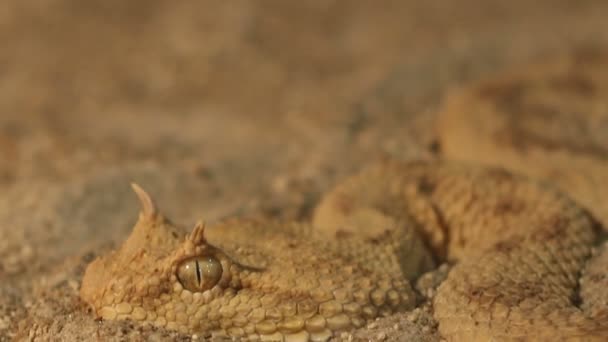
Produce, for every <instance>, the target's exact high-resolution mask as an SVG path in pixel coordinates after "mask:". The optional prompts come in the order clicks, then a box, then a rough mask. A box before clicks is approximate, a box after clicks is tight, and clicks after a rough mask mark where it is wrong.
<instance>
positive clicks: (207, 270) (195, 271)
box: [177, 255, 222, 292]
mask: <svg viewBox="0 0 608 342" xmlns="http://www.w3.org/2000/svg"><path fill="white" fill-rule="evenodd" d="M221 277H222V264H221V263H220V261H219V260H217V259H216V258H214V257H213V256H210V255H206V256H197V257H193V258H190V259H186V260H184V261H182V263H181V264H179V266H178V267H177V279H178V280H179V282H180V283H181V284H182V286H183V287H184V288H185V289H187V290H189V291H192V292H202V291H206V290H209V289H210V288H212V287H214V286H215V284H217V282H218V281H219V280H220V278H221Z"/></svg>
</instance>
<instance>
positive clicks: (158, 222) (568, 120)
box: [80, 52, 608, 342]
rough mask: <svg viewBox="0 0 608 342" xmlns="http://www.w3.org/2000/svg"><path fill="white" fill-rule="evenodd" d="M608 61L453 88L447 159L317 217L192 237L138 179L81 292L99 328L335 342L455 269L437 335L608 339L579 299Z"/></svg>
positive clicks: (387, 164)
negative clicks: (132, 217)
mask: <svg viewBox="0 0 608 342" xmlns="http://www.w3.org/2000/svg"><path fill="white" fill-rule="evenodd" d="M606 61H608V58H606V56H605V55H603V54H601V53H597V52H584V53H576V54H572V55H568V56H567V57H560V58H557V59H556V60H554V61H548V62H547V61H543V62H541V63H540V64H534V65H532V66H530V67H528V68H523V71H521V70H522V69H517V70H516V71H515V72H505V73H504V74H501V75H498V76H493V77H492V78H490V79H488V80H482V81H480V82H479V83H478V84H473V85H470V86H467V87H466V88H465V89H463V90H462V91H460V92H458V91H456V92H455V93H454V95H453V96H451V97H449V98H448V100H447V101H446V105H445V107H444V108H442V109H441V110H440V112H439V116H438V124H437V131H438V136H439V142H440V146H441V153H442V154H443V156H442V158H440V159H438V160H425V161H399V160H392V159H387V160H381V161H379V162H376V163H371V164H370V165H368V166H366V167H363V168H362V170H361V171H360V172H359V173H357V174H354V175H352V176H350V177H348V178H346V179H345V180H343V181H342V182H340V183H339V184H338V185H336V186H335V188H334V189H332V190H330V191H329V192H328V193H327V194H326V195H325V196H324V197H323V198H322V199H321V201H320V202H319V204H318V205H317V207H316V209H315V210H314V213H313V215H312V217H311V218H310V220H309V221H308V222H306V221H305V222H284V221H280V220H271V219H253V218H251V219H245V218H233V219H226V220H223V221H221V222H218V223H216V224H214V225H212V226H210V227H206V224H205V223H203V222H202V221H201V222H198V223H197V224H195V226H194V228H192V229H191V230H186V229H184V228H183V227H182V226H180V225H178V224H175V223H173V221H172V220H171V219H169V218H167V217H166V216H165V215H164V214H163V213H162V212H161V211H160V210H159V207H158V205H157V204H156V202H155V201H154V200H153V199H152V197H151V196H150V195H149V194H148V193H147V192H146V191H145V190H144V189H142V188H141V187H140V186H139V185H137V184H133V190H134V191H135V193H136V195H137V197H138V198H139V201H140V202H141V210H140V213H139V218H138V221H137V223H136V224H135V226H134V228H133V230H132V232H131V234H130V236H129V237H128V238H127V239H126V240H125V242H124V243H123V244H122V245H121V246H120V247H119V248H118V249H117V250H115V251H112V252H109V253H107V254H105V255H100V256H98V257H97V258H96V259H95V260H93V261H92V262H91V263H90V264H89V265H88V267H87V268H86V271H85V274H84V276H83V279H82V283H81V288H80V297H81V298H82V300H83V301H84V302H86V303H87V304H88V305H89V307H90V308H91V309H92V312H93V313H94V314H95V316H97V317H99V318H101V319H103V320H124V319H128V320H132V321H135V322H139V323H141V324H149V325H153V326H158V327H162V328H166V329H169V330H177V331H180V332H183V333H189V334H192V333H197V334H203V335H204V334H211V335H212V336H223V337H226V338H229V339H234V340H248V341H285V342H307V341H327V340H329V339H331V338H332V337H337V336H339V334H340V333H341V332H344V331H349V330H353V329H356V328H360V327H363V326H365V325H366V324H368V323H369V322H371V321H373V320H375V319H377V318H379V317H386V316H390V315H395V314H399V313H403V312H407V311H410V310H412V309H413V308H415V307H416V305H417V304H418V302H419V296H418V294H417V293H416V290H415V289H414V288H413V287H412V285H411V282H412V281H413V280H415V279H416V278H417V277H419V276H420V275H421V274H423V273H424V272H426V271H429V270H432V269H434V268H435V267H437V265H438V264H439V263H442V262H448V263H450V264H452V265H453V267H452V268H451V270H450V272H449V274H448V276H447V278H446V279H445V280H444V281H443V282H442V283H441V285H440V286H439V287H438V289H437V293H436V295H435V296H434V297H433V299H432V308H433V317H434V318H435V320H436V321H437V324H438V327H437V328H438V331H439V334H440V335H441V337H442V338H444V339H446V340H448V341H522V340H534V341H558V340H567V341H606V340H608V306H601V305H600V306H597V305H595V306H594V305H591V306H589V305H585V303H589V301H593V300H594V299H593V297H589V296H588V295H587V292H589V291H582V290H581V275H582V274H583V270H584V269H585V267H586V265H587V264H588V263H589V260H591V258H592V256H593V254H594V249H595V247H596V246H597V244H598V241H599V239H600V237H601V235H602V234H603V227H604V225H605V223H606V219H608V217H607V216H606V203H608V201H602V200H601V199H603V198H604V197H603V196H608V192H607V191H603V192H602V190H601V189H602V188H601V185H602V180H601V179H600V176H601V175H602V173H603V174H604V175H605V174H607V173H605V172H603V170H604V168H606V167H607V164H606V158H607V157H608V153H606V151H608V140H606V139H608V138H607V135H606V131H604V130H603V128H605V127H606V123H607V122H608V121H607V120H606V118H607V117H608V110H607V109H606V108H608V102H607V101H608V100H607V99H608V97H606V96H601V95H602V94H606V89H608V87H607V86H608V72H606V71H608V67H607V65H608V64H606ZM564 103H565V104H564ZM558 104H559V105H558ZM562 104H564V105H563V106H562ZM604 105H606V106H604ZM547 127H551V128H552V129H551V130H549V129H547ZM554 131H555V132H554ZM602 132H604V133H602ZM604 190H605V187H604ZM601 268H602V267H600V271H599V272H600V273H599V274H600V277H602V276H603V277H606V272H605V267H604V269H603V270H602V269H601ZM602 272H603V273H602ZM600 280H601V279H600Z"/></svg>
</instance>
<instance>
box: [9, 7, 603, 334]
mask: <svg viewBox="0 0 608 342" xmlns="http://www.w3.org/2000/svg"><path fill="white" fill-rule="evenodd" d="M607 11H608V2H606V1H602V0H597V1H574V0H559V1H558V0H539V1H523V0H522V1H520V0H514V1H509V2H507V1H482V0H479V1H475V0H462V1H439V0H430V1H401V0H399V1H397V0H395V1H390V0H383V1H328V0H309V1H301V2H295V1H294V2H288V1H282V0H266V1H241V2H236V1H219V0H211V1H203V0H201V1H184V2H173V1H160V0H148V1H141V0H134V1H122V0H91V1H86V2H84V1H78V0H40V1H31V2H25V1H18V0H6V1H4V2H3V5H2V8H1V9H0V39H1V41H2V42H3V47H2V50H0V194H1V195H0V340H12V339H18V340H23V339H24V340H27V339H39V340H69V341H77V340H163V339H176V340H190V339H192V338H193V336H184V335H178V334H176V333H172V332H167V331H163V330H159V329H152V328H141V327H138V326H133V324H131V323H129V322H119V323H115V322H98V321H95V320H94V319H93V316H92V315H91V313H90V312H89V311H88V309H87V307H86V306H85V305H84V304H83V303H82V302H80V300H79V299H78V296H77V291H78V288H79V283H80V278H81V276H82V273H83V270H84V267H85V266H86V264H87V263H88V262H89V261H90V260H92V258H94V256H95V255H98V254H101V253H104V252H105V251H108V250H109V249H111V248H112V247H114V246H116V245H117V244H118V243H120V241H122V239H124V237H125V236H126V235H127V234H128V232H129V230H130V228H131V226H132V224H133V223H134V221H135V219H136V214H137V203H136V201H135V199H134V196H133V195H132V194H131V192H130V189H129V186H128V184H129V182H130V181H132V180H136V181H137V182H138V183H140V184H141V185H143V186H144V187H145V188H146V189H148V191H149V192H150V193H152V194H155V195H156V197H157V200H158V202H159V204H160V206H161V207H162V208H163V209H164V211H165V212H167V214H168V215H169V216H170V217H173V218H175V220H176V221H177V222H179V223H182V224H184V225H190V224H191V223H192V222H194V221H195V220H196V219H198V218H204V219H205V220H207V221H209V222H213V221H215V220H218V219H221V218H222V217H226V216H234V215H237V216H249V215H263V216H270V217H281V218H285V219H300V220H306V219H307V218H308V217H309V214H310V210H311V208H312V207H313V206H314V204H315V202H316V200H317V199H318V198H319V196H320V195H321V194H322V193H323V191H325V190H327V189H328V188H329V187H330V186H331V184H333V183H335V182H336V181H337V180H338V179H340V177H342V176H344V175H346V174H349V173H351V172H353V171H355V170H357V169H359V168H360V167H361V165H363V164H364V163H368V162H371V161H374V160H377V159H379V158H382V157H384V156H392V157H396V158H401V159H413V158H427V157H429V156H430V155H432V153H433V147H434V144H433V142H434V140H433V129H432V125H433V119H434V113H435V109H436V107H437V106H438V104H439V103H440V102H441V100H442V98H443V97H444V96H445V94H446V93H447V92H449V91H450V90H451V89H453V88H455V87H459V86H461V85H463V84H466V83H467V82H468V81H471V80H474V79H478V78H480V77H486V76H487V75H491V74H492V72H495V71H496V70H499V69H502V68H504V67H507V66H512V65H517V64H518V63H521V62H523V61H528V60H531V59H540V58H543V56H547V55H550V54H556V53H560V52H563V51H567V50H569V49H571V48H573V47H575V46H581V45H606V43H607V42H608V21H606V20H605V13H608V12H607ZM444 272H445V269H443V270H441V271H439V272H438V273H437V274H431V275H428V276H427V277H426V278H425V280H423V281H422V284H420V288H421V291H422V292H425V293H424V294H425V295H428V296H432V294H433V293H432V291H433V287H434V284H435V283H436V281H435V280H436V279H435V278H437V279H440V278H441V274H442V273H444ZM434 329H435V325H434V322H433V321H432V318H431V316H430V314H429V312H428V307H426V308H425V307H424V306H423V307H421V308H420V309H417V311H416V312H412V313H410V314H408V315H406V316H403V317H393V318H391V319H385V320H380V321H378V322H374V323H373V324H371V325H370V326H368V327H366V328H365V329H362V330H361V331H357V332H355V333H354V334H345V335H344V336H342V337H343V338H344V339H346V340H349V339H351V340H357V339H360V340H367V339H371V340H381V341H383V340H386V341H400V340H408V339H409V340H423V341H424V340H429V341H432V340H437V339H438V338H439V337H438V336H437V334H436V332H435V330H434Z"/></svg>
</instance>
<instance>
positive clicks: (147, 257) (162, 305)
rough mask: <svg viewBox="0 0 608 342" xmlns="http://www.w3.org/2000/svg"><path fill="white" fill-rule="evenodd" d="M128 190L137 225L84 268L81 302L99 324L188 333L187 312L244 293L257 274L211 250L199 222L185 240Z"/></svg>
mask: <svg viewBox="0 0 608 342" xmlns="http://www.w3.org/2000/svg"><path fill="white" fill-rule="evenodd" d="M132 187H133V190H134V191H135V193H136V195H137V197H138V198H139V201H140V204H141V211H140V214H139V219H138V221H137V223H136V224H135V226H134V228H133V230H132V232H131V235H130V236H129V237H128V239H127V240H126V241H125V242H124V243H123V245H122V246H121V247H120V248H119V249H118V250H116V251H114V252H111V253H109V254H108V255H105V256H101V257H98V258H97V259H95V260H94V261H93V262H91V263H90V264H89V265H88V267H87V269H86V271H85V274H84V277H83V280H82V286H81V289H80V296H81V298H82V299H83V300H84V301H85V302H87V303H88V304H89V305H90V306H91V307H92V309H93V311H94V312H95V314H96V315H97V316H98V317H99V318H102V319H107V320H114V319H132V320H137V321H145V322H148V323H152V324H154V325H158V326H165V327H168V328H170V329H171V328H172V329H177V330H183V331H184V330H187V329H186V327H190V324H189V320H192V319H193V317H192V316H191V314H192V312H189V311H188V310H187V309H188V308H196V307H204V306H205V304H208V303H210V302H213V301H214V300H215V299H217V297H219V296H230V295H231V294H234V293H235V292H236V291H238V290H239V289H241V288H242V285H241V282H240V279H241V276H244V275H246V274H248V273H250V272H255V268H253V267H247V266H243V265H240V264H238V263H237V262H236V261H234V260H232V258H231V257H229V256H228V255H227V254H225V253H224V252H222V250H220V249H219V248H217V247H215V246H213V245H211V244H209V243H208V242H207V240H206V239H205V225H204V224H203V223H202V222H199V223H197V224H196V225H195V227H194V229H193V230H192V231H191V233H190V234H186V233H185V232H184V231H183V230H182V229H180V228H179V227H177V226H175V225H174V224H173V223H171V221H169V220H168V219H166V218H165V217H164V216H163V215H162V213H160V211H159V210H158V208H157V206H156V204H155V202H154V201H153V200H152V198H151V197H150V196H149V195H148V194H147V193H146V192H145V191H144V190H143V189H142V188H141V187H139V186H138V185H137V184H133V185H132ZM197 321H199V322H203V321H204V320H203V319H202V317H198V319H197ZM180 328H181V329H180ZM211 328H213V327H211Z"/></svg>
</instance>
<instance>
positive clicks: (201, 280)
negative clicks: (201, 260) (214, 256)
mask: <svg viewBox="0 0 608 342" xmlns="http://www.w3.org/2000/svg"><path fill="white" fill-rule="evenodd" d="M194 262H195V263H196V267H195V268H196V281H197V284H198V286H199V287H200V286H201V284H202V282H203V278H202V277H201V266H200V265H199V264H198V260H195V261H194Z"/></svg>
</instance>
